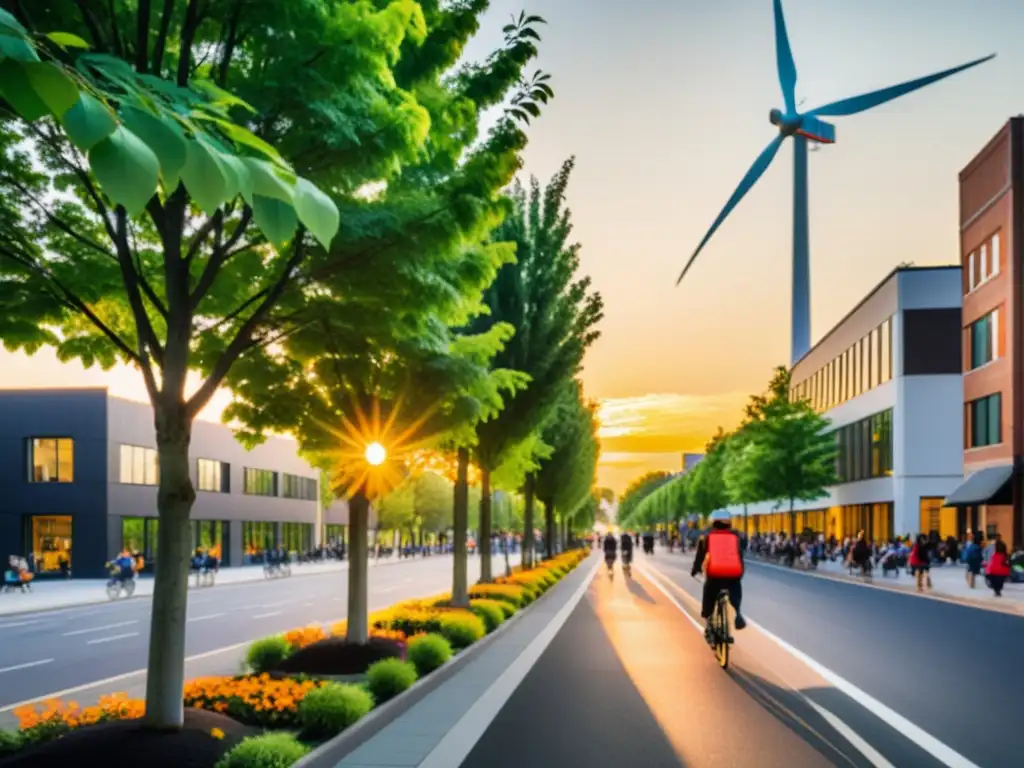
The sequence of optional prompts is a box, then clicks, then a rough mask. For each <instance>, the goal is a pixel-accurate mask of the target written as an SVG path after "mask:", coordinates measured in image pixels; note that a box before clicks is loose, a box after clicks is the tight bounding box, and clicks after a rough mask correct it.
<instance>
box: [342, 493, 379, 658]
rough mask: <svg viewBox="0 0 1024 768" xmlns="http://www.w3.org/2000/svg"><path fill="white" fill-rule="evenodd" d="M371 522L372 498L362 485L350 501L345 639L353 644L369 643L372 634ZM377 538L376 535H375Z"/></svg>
mask: <svg viewBox="0 0 1024 768" xmlns="http://www.w3.org/2000/svg"><path fill="white" fill-rule="evenodd" d="M369 521H370V500H369V499H368V498H366V493H365V491H364V490H363V489H362V488H360V489H359V490H358V491H356V492H355V493H354V494H352V497H351V498H350V499H349V500H348V526H349V535H348V630H347V632H346V634H345V639H346V640H348V642H350V643H359V644H360V645H362V644H364V643H366V641H367V640H368V639H369V636H370V628H369V626H368V625H367V623H368V621H369V611H368V608H367V602H368V601H367V595H366V593H367V588H368V584H367V571H368V566H369V556H368V555H369V553H368V552H367V551H366V536H367V534H368V533H369V531H368V530H367V529H368V527H369ZM375 538H376V537H375Z"/></svg>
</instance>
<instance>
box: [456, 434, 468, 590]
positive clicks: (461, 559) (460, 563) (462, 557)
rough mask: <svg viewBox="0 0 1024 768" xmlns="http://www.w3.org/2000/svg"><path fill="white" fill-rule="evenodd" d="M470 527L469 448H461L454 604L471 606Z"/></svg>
mask: <svg viewBox="0 0 1024 768" xmlns="http://www.w3.org/2000/svg"><path fill="white" fill-rule="evenodd" d="M468 527H469V449H468V448H459V455H458V471H457V475H456V478H455V502H454V507H453V509H452V529H453V533H452V535H453V537H454V541H453V542H452V605H454V606H456V607H459V608H468V607H469V584H468V583H467V582H468V574H467V570H468V565H469V563H468V562H467V553H466V534H467V532H468V531H467V529H468Z"/></svg>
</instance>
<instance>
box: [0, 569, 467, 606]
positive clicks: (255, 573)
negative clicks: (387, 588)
mask: <svg viewBox="0 0 1024 768" xmlns="http://www.w3.org/2000/svg"><path fill="white" fill-rule="evenodd" d="M431 557H449V556H448V555H431ZM412 559H413V558H409V559H406V558H398V557H394V556H392V557H384V558H380V559H379V560H378V559H375V558H371V559H370V566H371V567H377V566H384V565H392V564H395V563H404V562H409V561H411V560H412ZM422 559H423V558H415V560H422ZM347 570H348V561H344V562H340V563H339V562H338V561H336V560H328V561H327V562H322V563H299V564H293V565H292V577H293V578H294V577H295V576H312V575H316V574H320V573H333V572H337V571H347ZM266 578H267V577H266V576H265V575H264V573H263V566H262V565H243V566H239V567H233V568H222V569H221V570H220V572H219V573H218V574H217V582H216V585H215V586H214V587H203V588H202V591H203V592H205V591H207V590H208V589H216V588H217V587H218V586H224V585H226V584H241V583H245V582H252V581H263V580H264V579H266ZM153 584H154V581H153V577H152V576H149V575H144V576H142V577H140V578H139V579H138V580H137V581H136V584H135V595H134V596H135V597H152V595H153ZM105 587H106V580H105V579H69V580H67V581H62V580H49V579H44V580H39V581H34V582H32V590H31V591H30V592H21V591H15V592H2V593H0V616H4V615H10V614H15V613H29V612H34V611H47V610H53V609H56V608H69V607H72V606H76V605H88V604H91V603H106V602H109V601H110V598H108V597H107V594H106V591H105ZM192 589H193V591H195V590H196V587H195V580H194V579H193V580H192Z"/></svg>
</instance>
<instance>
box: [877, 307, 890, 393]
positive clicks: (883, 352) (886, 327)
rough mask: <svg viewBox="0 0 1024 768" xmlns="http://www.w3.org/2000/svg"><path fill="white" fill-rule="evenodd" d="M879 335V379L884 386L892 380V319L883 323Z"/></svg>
mask: <svg viewBox="0 0 1024 768" xmlns="http://www.w3.org/2000/svg"><path fill="white" fill-rule="evenodd" d="M879 334H880V336H881V344H880V345H879V351H880V354H879V356H880V358H881V368H880V369H879V370H880V375H879V379H880V380H881V383H882V384H884V383H885V382H887V381H889V380H890V379H891V378H892V318H889V319H888V320H886V321H885V322H884V323H882V326H881V330H880V331H879Z"/></svg>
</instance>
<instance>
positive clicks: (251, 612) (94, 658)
mask: <svg viewBox="0 0 1024 768" xmlns="http://www.w3.org/2000/svg"><path fill="white" fill-rule="evenodd" d="M478 568H479V561H478V559H477V558H475V557H471V558H470V573H469V577H470V579H471V583H472V580H475V579H476V578H477V573H478ZM451 579H452V559H451V558H450V557H445V556H436V557H429V558H425V559H416V560H409V561H404V562H401V563H398V564H394V565H387V566H382V567H378V568H371V569H370V572H369V603H370V609H371V610H374V609H379V608H385V607H387V606H388V605H391V604H393V603H395V602H398V601H400V600H406V599H410V598H414V597H422V596H427V595H432V594H436V593H440V592H444V591H447V590H449V589H451ZM347 590H348V572H347V571H338V572H334V573H328V574H322V575H314V576H293V577H291V578H284V579H271V580H267V581H259V582H248V583H241V584H228V585H223V586H217V587H213V588H210V589H204V590H195V591H191V592H190V594H189V602H188V628H187V635H186V655H187V656H188V657H189V659H190V662H189V664H188V665H187V674H189V675H190V676H194V675H197V674H228V673H232V672H235V671H237V670H238V668H239V664H240V661H241V659H242V658H243V657H244V652H245V648H244V644H246V643H248V642H250V641H252V640H254V639H256V638H259V637H264V636H266V635H271V634H274V633H277V632H283V631H285V630H288V629H292V628H294V627H301V626H305V625H307V624H310V623H312V622H318V621H319V622H333V621H337V620H340V619H343V618H345V616H346V604H347ZM149 619H150V600H149V599H138V600H128V601H120V602H111V603H108V604H101V605H89V606H82V607H80V608H65V609H60V610H52V611H44V612H39V613H30V614H19V615H17V616H9V617H6V618H0V713H3V712H4V710H9V709H10V707H11V705H13V704H16V703H20V702H24V701H27V700H31V699H35V698H38V697H44V696H47V695H50V694H54V693H58V692H63V691H68V689H75V690H74V691H71V692H73V693H75V696H73V697H72V698H76V699H78V700H81V701H83V702H85V701H87V700H89V699H90V698H92V699H95V698H96V697H97V696H98V695H100V694H102V693H106V692H111V691H114V690H127V691H128V692H130V693H137V692H140V691H141V690H142V689H143V685H144V681H145V676H144V674H142V673H140V672H139V671H140V670H143V669H144V668H145V666H146V657H147V648H148V642H149ZM235 646H238V647H237V648H236V647H235ZM130 673H138V674H135V675H134V676H133V675H130ZM122 676H123V677H124V678H126V680H124V681H122V680H120V679H119V680H117V685H103V684H100V683H101V681H106V680H109V678H121V677H122ZM92 683H97V689H96V691H91V690H89V689H88V688H86V686H89V685H90V684H92ZM0 719H3V718H0Z"/></svg>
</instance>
